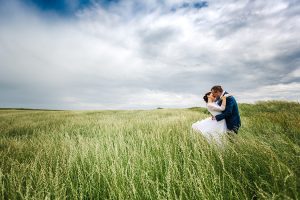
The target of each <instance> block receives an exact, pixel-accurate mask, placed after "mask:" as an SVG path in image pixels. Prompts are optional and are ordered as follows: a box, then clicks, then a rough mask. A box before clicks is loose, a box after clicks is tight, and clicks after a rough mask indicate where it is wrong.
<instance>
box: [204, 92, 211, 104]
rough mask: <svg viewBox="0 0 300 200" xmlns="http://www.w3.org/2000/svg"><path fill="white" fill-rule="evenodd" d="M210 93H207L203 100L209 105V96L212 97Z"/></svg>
mask: <svg viewBox="0 0 300 200" xmlns="http://www.w3.org/2000/svg"><path fill="white" fill-rule="evenodd" d="M210 93H211V92H208V93H206V94H205V95H204V97H203V99H204V101H205V102H206V103H207V102H208V97H207V96H208V95H210Z"/></svg>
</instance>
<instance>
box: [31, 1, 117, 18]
mask: <svg viewBox="0 0 300 200" xmlns="http://www.w3.org/2000/svg"><path fill="white" fill-rule="evenodd" d="M118 1H119V0H96V1H95V0H78V1H73V2H72V1H68V0H30V1H29V2H30V3H29V4H31V5H32V6H34V7H36V8H38V9H39V10H41V11H46V12H48V11H50V12H55V13H57V14H60V15H66V16H68V15H73V14H74V13H75V12H76V11H78V10H80V9H83V8H85V7H89V6H92V5H93V4H95V3H96V4H99V5H101V6H103V7H108V6H109V5H110V4H112V3H117V2H118Z"/></svg>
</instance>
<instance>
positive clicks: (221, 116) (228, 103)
mask: <svg viewBox="0 0 300 200" xmlns="http://www.w3.org/2000/svg"><path fill="white" fill-rule="evenodd" d="M233 103H234V102H233V98H232V97H228V98H226V108H225V110H224V112H223V113H222V114H219V115H216V117H215V118H216V120H217V121H221V120H222V119H225V118H226V117H227V116H230V115H231V114H232V110H233Z"/></svg>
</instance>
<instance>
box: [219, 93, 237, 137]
mask: <svg viewBox="0 0 300 200" xmlns="http://www.w3.org/2000/svg"><path fill="white" fill-rule="evenodd" d="M225 94H228V93H227V92H225V93H224V94H223V95H225ZM218 104H219V105H221V104H222V100H220V101H219V102H218ZM215 117H216V120H217V121H220V120H222V119H225V120H226V125H227V129H229V130H231V131H234V132H235V133H236V134H237V133H238V129H239V128H240V126H241V119H240V114H239V109H238V105H237V103H236V101H235V99H234V97H233V96H229V97H227V98H226V108H225V110H224V111H223V112H222V114H219V115H216V116H215Z"/></svg>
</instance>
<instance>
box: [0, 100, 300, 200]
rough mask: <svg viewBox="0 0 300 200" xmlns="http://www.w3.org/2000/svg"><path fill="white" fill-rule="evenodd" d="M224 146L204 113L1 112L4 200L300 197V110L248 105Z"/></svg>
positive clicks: (270, 104)
mask: <svg viewBox="0 0 300 200" xmlns="http://www.w3.org/2000/svg"><path fill="white" fill-rule="evenodd" d="M239 107H240V112H241V119H242V128H241V129H240V132H239V134H238V135H237V136H236V137H233V138H230V139H227V138H225V140H224V143H225V145H224V146H221V147H220V146H218V145H215V144H209V143H208V142H207V141H206V140H205V138H203V137H202V136H201V134H199V133H196V132H193V131H192V130H191V125H192V123H194V122H195V121H197V120H199V119H204V118H206V117H208V116H209V115H208V113H207V112H206V111H205V109H203V108H190V109H157V110H139V111H41V110H39V111H35V110H28V111H26V110H0V133H1V134H0V156H1V161H0V197H1V199H256V198H258V199H299V191H300V186H299V184H300V182H299V177H300V104H299V103H292V102H278V101H274V102H260V103H257V104H255V105H251V104H240V105H239Z"/></svg>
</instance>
